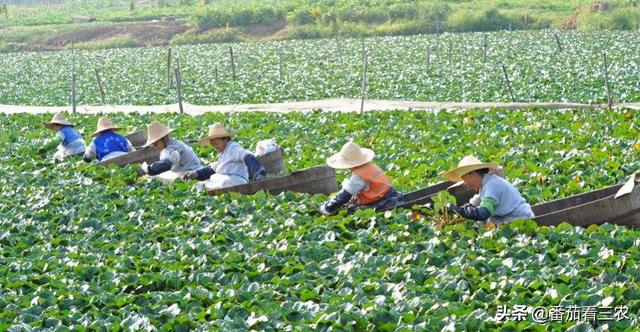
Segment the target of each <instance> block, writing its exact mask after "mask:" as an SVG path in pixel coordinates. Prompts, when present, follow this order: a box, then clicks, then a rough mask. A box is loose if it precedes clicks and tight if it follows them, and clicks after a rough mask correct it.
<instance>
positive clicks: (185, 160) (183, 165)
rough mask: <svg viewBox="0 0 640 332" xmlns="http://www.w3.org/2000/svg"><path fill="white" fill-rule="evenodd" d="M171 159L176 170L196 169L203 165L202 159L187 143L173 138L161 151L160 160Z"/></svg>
mask: <svg viewBox="0 0 640 332" xmlns="http://www.w3.org/2000/svg"><path fill="white" fill-rule="evenodd" d="M163 159H168V160H169V161H171V170H172V171H174V172H178V173H180V172H187V171H194V170H196V169H198V168H200V167H201V166H202V164H201V163H200V159H198V156H196V154H195V152H193V149H191V147H190V146H188V145H187V144H185V143H183V142H181V141H177V140H175V139H173V138H169V139H168V140H167V146H166V147H165V148H164V149H162V151H160V160H163Z"/></svg>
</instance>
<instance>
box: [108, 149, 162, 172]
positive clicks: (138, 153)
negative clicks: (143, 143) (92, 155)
mask: <svg viewBox="0 0 640 332" xmlns="http://www.w3.org/2000/svg"><path fill="white" fill-rule="evenodd" d="M159 158H160V151H159V150H158V149H156V148H154V147H153V146H148V147H146V148H143V149H140V150H135V151H132V152H129V153H127V154H123V155H121V156H117V157H115V158H111V159H108V160H103V161H101V162H99V163H98V165H100V166H105V167H106V166H109V165H111V164H116V165H118V166H120V167H122V166H126V165H129V164H141V163H143V162H147V164H151V163H153V162H156V161H157V160H158V159H159Z"/></svg>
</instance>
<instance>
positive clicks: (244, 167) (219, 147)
mask: <svg viewBox="0 0 640 332" xmlns="http://www.w3.org/2000/svg"><path fill="white" fill-rule="evenodd" d="M235 136H236V134H235V133H234V132H231V131H229V130H227V129H226V128H224V127H223V126H222V124H220V123H214V124H213V125H211V126H210V127H209V135H208V136H207V137H204V138H202V139H201V140H200V145H202V146H209V145H211V146H213V147H214V149H216V151H218V153H220V157H219V158H218V161H217V162H215V163H213V164H211V165H209V166H206V167H203V168H200V169H198V170H195V171H190V172H187V173H186V174H185V175H184V176H183V177H182V179H183V180H184V181H188V180H191V179H197V180H200V181H204V183H203V185H204V187H205V188H206V189H207V190H212V189H219V188H225V187H231V186H236V185H241V184H245V183H248V182H249V181H250V180H262V179H264V178H265V177H266V171H265V169H264V167H263V166H262V165H261V164H260V162H259V161H258V160H257V159H256V158H255V156H254V155H253V154H251V153H250V152H248V151H247V150H245V149H244V148H242V146H240V144H238V143H236V142H235V141H232V140H231V139H232V138H233V137H235Z"/></svg>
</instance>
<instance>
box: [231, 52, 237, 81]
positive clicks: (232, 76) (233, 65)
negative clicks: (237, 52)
mask: <svg viewBox="0 0 640 332" xmlns="http://www.w3.org/2000/svg"><path fill="white" fill-rule="evenodd" d="M229 57H230V58H231V78H232V79H233V81H234V82H235V81H236V62H235V60H234V59H233V47H231V46H229Z"/></svg>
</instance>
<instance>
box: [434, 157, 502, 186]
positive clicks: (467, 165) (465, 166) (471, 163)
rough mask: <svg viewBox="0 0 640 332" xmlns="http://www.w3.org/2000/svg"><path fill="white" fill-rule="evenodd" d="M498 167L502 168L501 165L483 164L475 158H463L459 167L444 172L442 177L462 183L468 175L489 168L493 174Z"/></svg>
mask: <svg viewBox="0 0 640 332" xmlns="http://www.w3.org/2000/svg"><path fill="white" fill-rule="evenodd" d="M498 167H500V165H498V164H496V163H483V162H482V161H480V159H478V158H476V157H474V156H466V157H464V158H462V160H461V161H460V163H458V167H456V168H453V169H451V170H449V171H446V172H444V173H443V174H442V176H443V177H444V178H445V179H446V180H448V181H451V182H458V181H462V176H463V175H465V174H467V173H471V172H473V171H477V170H479V169H483V168H488V169H489V172H493V171H495V170H496V169H497V168H498Z"/></svg>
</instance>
